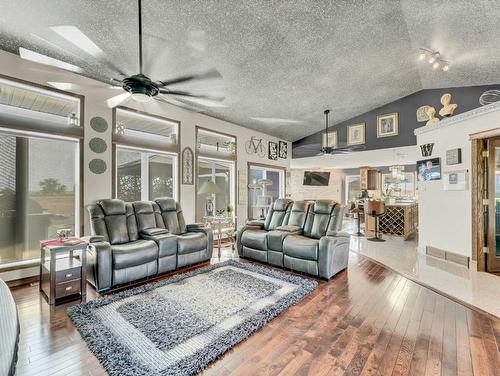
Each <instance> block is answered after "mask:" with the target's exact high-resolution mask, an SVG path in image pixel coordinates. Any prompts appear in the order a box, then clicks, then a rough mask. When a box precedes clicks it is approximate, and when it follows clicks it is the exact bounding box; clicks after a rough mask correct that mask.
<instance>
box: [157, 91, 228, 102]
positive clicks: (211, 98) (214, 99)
mask: <svg viewBox="0 0 500 376" xmlns="http://www.w3.org/2000/svg"><path fill="white" fill-rule="evenodd" d="M160 93H161V94H166V95H178V96H181V97H193V98H204V99H209V100H212V101H216V102H222V101H223V100H224V97H214V96H211V95H201V94H200V95H198V94H191V93H188V92H187V91H180V90H167V89H160Z"/></svg>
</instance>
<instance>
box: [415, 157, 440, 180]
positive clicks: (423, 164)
mask: <svg viewBox="0 0 500 376" xmlns="http://www.w3.org/2000/svg"><path fill="white" fill-rule="evenodd" d="M417 175H418V181H430V180H440V179H441V158H431V159H424V160H421V161H418V162H417Z"/></svg>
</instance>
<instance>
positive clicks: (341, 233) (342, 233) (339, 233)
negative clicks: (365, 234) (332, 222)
mask: <svg viewBox="0 0 500 376" xmlns="http://www.w3.org/2000/svg"><path fill="white" fill-rule="evenodd" d="M326 236H333V237H337V238H340V237H343V238H350V237H351V235H350V234H349V233H348V232H345V231H327V233H326Z"/></svg>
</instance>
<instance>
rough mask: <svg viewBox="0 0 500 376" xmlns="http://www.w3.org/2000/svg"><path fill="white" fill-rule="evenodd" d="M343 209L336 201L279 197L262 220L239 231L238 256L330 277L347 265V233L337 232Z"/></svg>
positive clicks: (325, 277)
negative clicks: (293, 200) (294, 199)
mask: <svg viewBox="0 0 500 376" xmlns="http://www.w3.org/2000/svg"><path fill="white" fill-rule="evenodd" d="M344 214H345V209H344V208H343V207H342V206H341V205H340V204H338V203H337V202H335V201H332V200H319V201H295V202H292V201H291V200H288V199H278V200H276V201H275V202H274V203H273V205H272V206H271V208H270V210H269V212H268V213H267V216H266V219H265V221H249V222H247V224H246V225H244V226H242V227H241V228H240V229H239V231H238V237H237V248H238V253H239V255H240V257H243V258H250V259H253V260H257V261H260V262H264V263H268V264H271V265H274V266H279V267H284V268H287V269H291V270H294V271H297V272H303V273H307V274H311V275H314V276H317V277H320V278H324V279H330V278H331V277H332V276H334V275H335V274H337V273H338V272H340V271H342V270H344V269H346V268H347V263H348V257H349V241H350V235H349V234H347V233H345V232H340V229H341V228H342V220H343V216H344Z"/></svg>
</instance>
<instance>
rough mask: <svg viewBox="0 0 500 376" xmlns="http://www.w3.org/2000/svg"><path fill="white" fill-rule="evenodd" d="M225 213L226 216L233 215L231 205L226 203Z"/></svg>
mask: <svg viewBox="0 0 500 376" xmlns="http://www.w3.org/2000/svg"><path fill="white" fill-rule="evenodd" d="M226 215H227V216H228V217H232V216H233V207H232V206H231V205H226Z"/></svg>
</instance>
